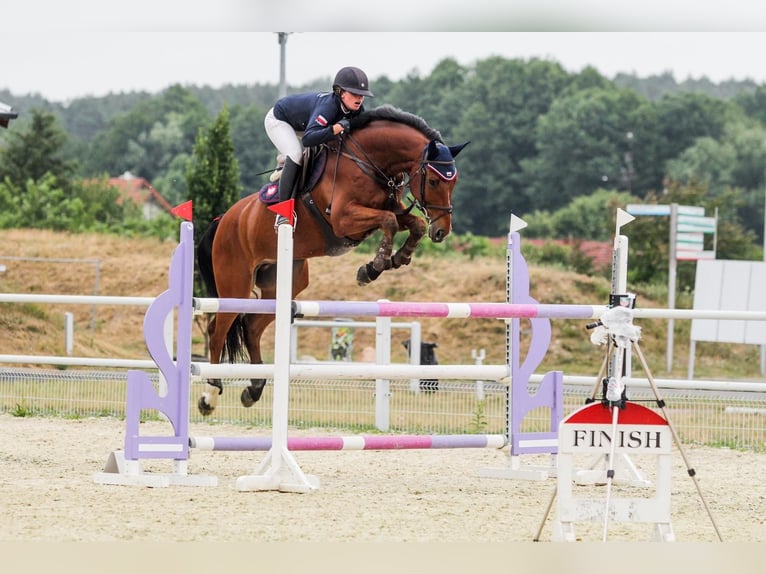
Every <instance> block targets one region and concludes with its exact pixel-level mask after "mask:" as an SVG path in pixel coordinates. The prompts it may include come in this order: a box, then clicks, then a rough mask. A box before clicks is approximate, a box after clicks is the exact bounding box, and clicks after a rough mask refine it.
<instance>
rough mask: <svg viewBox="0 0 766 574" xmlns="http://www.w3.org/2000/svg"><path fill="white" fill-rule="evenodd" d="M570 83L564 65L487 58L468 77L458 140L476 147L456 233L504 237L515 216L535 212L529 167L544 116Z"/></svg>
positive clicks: (458, 203) (467, 166) (463, 169)
mask: <svg viewBox="0 0 766 574" xmlns="http://www.w3.org/2000/svg"><path fill="white" fill-rule="evenodd" d="M570 81H571V78H570V76H569V75H568V74H567V73H566V72H565V71H564V70H563V68H562V67H561V66H560V65H559V64H556V63H552V62H548V61H544V60H538V59H532V60H530V61H524V60H505V59H503V58H499V57H494V58H488V59H486V60H483V61H480V62H478V63H477V64H476V67H475V70H474V71H473V73H472V74H467V75H466V78H465V80H464V82H463V84H462V87H461V92H460V93H461V94H462V96H461V97H462V102H463V106H462V108H458V109H456V110H455V111H454V114H455V118H458V117H459V118H460V119H459V123H458V124H457V126H456V127H455V128H454V130H453V133H454V136H453V137H454V139H455V141H462V140H471V142H472V143H471V145H470V146H469V147H468V148H466V151H465V152H464V154H462V155H461V156H460V162H459V169H460V182H459V183H458V188H459V189H458V191H457V192H456V195H455V198H454V201H453V203H454V205H455V230H456V231H458V232H465V231H468V230H470V231H472V232H473V233H475V234H479V235H499V234H502V233H505V232H507V230H508V218H509V216H510V213H511V212H513V213H515V214H517V215H523V214H524V213H527V212H529V211H532V209H533V207H534V206H535V205H536V198H534V197H533V196H532V195H530V194H528V193H527V187H528V182H527V181H526V180H525V178H524V174H523V169H524V162H525V161H527V160H529V159H531V158H534V157H535V156H536V155H537V153H538V144H537V135H536V128H537V122H538V119H539V117H540V116H541V115H542V114H545V113H546V112H547V111H548V110H549V108H550V106H551V105H552V103H553V102H554V101H555V100H556V99H557V98H558V97H559V96H560V94H561V93H562V92H563V91H564V90H565V89H566V87H567V86H568V85H569V82H570ZM445 99H447V98H445ZM460 109H462V114H461V113H460ZM454 121H455V120H454V119H453V120H452V123H454Z"/></svg>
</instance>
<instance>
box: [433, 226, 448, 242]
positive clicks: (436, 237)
mask: <svg viewBox="0 0 766 574" xmlns="http://www.w3.org/2000/svg"><path fill="white" fill-rule="evenodd" d="M445 237H446V234H445V233H444V230H443V229H439V230H438V231H437V232H436V233H434V236H433V240H434V242H436V243H441V242H442V241H444V238H445Z"/></svg>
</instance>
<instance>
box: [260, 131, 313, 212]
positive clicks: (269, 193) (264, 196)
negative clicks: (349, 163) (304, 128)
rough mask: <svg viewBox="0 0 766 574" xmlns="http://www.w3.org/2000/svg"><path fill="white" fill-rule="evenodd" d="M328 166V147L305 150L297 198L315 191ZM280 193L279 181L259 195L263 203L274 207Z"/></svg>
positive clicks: (261, 190) (266, 185) (267, 186)
mask: <svg viewBox="0 0 766 574" xmlns="http://www.w3.org/2000/svg"><path fill="white" fill-rule="evenodd" d="M326 166H327V146H325V145H319V146H315V147H310V148H306V149H304V150H303V169H302V170H301V173H300V175H299V176H298V182H297V183H296V185H297V189H298V192H297V193H296V197H301V196H303V195H305V194H307V193H309V192H310V191H311V190H312V189H314V187H315V186H316V184H317V183H319V178H320V177H322V174H323V173H324V170H325V167H326ZM278 191H279V180H277V181H274V182H269V183H267V184H265V185H264V186H263V187H261V189H260V190H259V191H258V195H259V196H260V200H261V201H262V202H263V203H265V204H267V205H272V204H274V203H277V202H278V201H279V193H278Z"/></svg>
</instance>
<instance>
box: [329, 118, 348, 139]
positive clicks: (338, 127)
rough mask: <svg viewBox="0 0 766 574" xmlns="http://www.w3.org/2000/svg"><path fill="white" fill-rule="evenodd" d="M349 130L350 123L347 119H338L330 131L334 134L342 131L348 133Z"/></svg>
mask: <svg viewBox="0 0 766 574" xmlns="http://www.w3.org/2000/svg"><path fill="white" fill-rule="evenodd" d="M350 131H351V124H350V123H349V121H348V120H340V121H339V122H338V123H337V124H335V125H334V126H333V127H332V133H334V134H335V135H336V136H337V135H338V134H342V133H348V132H350Z"/></svg>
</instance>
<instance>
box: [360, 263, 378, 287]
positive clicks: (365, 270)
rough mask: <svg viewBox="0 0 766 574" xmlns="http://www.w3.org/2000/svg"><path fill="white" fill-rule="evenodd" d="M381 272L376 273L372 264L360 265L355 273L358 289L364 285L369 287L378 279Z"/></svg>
mask: <svg viewBox="0 0 766 574" xmlns="http://www.w3.org/2000/svg"><path fill="white" fill-rule="evenodd" d="M381 273H382V271H377V270H376V269H375V268H374V267H373V266H372V263H368V264H367V265H362V266H361V267H360V268H359V269H358V270H357V272H356V284H357V285H359V286H360V287H364V286H365V285H369V284H370V283H372V282H373V281H375V279H377V278H378V277H380V274H381Z"/></svg>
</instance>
